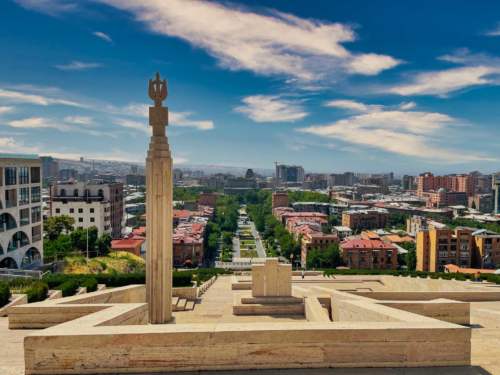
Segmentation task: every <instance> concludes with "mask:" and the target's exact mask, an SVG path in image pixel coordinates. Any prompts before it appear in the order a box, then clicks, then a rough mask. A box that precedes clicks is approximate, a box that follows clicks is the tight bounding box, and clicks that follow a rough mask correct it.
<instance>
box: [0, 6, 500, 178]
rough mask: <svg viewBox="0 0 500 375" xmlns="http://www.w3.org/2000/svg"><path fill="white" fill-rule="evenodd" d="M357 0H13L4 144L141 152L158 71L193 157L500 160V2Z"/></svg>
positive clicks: (453, 164)
mask: <svg viewBox="0 0 500 375" xmlns="http://www.w3.org/2000/svg"><path fill="white" fill-rule="evenodd" d="M181 3H182V5H181ZM357 4H358V6H356V4H349V6H347V5H345V4H342V3H341V2H327V3H326V2H320V1H316V2H313V4H311V3H310V2H308V3H307V4H305V2H295V3H293V4H279V6H278V4H277V3H275V2H271V1H261V2H259V4H258V5H257V4H255V2H252V1H238V2H220V1H210V2H201V3H200V2H194V1H190V0H184V1H182V2H181V1H177V0H175V1H169V2H168V4H167V3H164V4H161V3H157V2H154V1H144V2H142V5H141V6H138V5H137V4H136V3H135V2H134V1H125V2H119V1H113V0H101V1H95V2H90V1H85V2H74V1H60V0H46V1H41V2H38V1H31V0H17V1H7V2H3V3H2V5H0V12H1V13H2V15H3V16H2V18H3V19H4V21H5V22H2V25H1V26H0V28H1V30H2V31H3V34H4V35H8V37H4V38H2V39H0V46H1V47H2V48H1V49H0V51H1V52H0V57H1V58H2V61H3V64H2V68H0V125H1V130H0V131H1V134H0V152H23V153H37V154H40V155H53V156H55V157H61V158H72V159H76V158H79V157H80V156H84V157H85V158H90V159H105V160H106V159H108V160H122V161H129V162H140V161H141V160H143V157H144V155H145V151H146V146H145V145H146V144H147V142H146V141H147V137H148V136H149V131H150V130H149V127H148V125H147V118H146V109H147V108H146V104H145V101H144V99H143V98H142V96H139V95H138V94H137V93H141V92H143V90H144V80H145V78H147V77H150V76H151V75H152V72H155V71H158V70H159V71H162V73H163V74H164V75H165V76H166V78H167V79H168V83H169V88H170V90H171V92H175V95H173V96H172V98H167V105H168V106H169V109H170V124H171V126H169V129H168V134H169V136H170V139H171V143H172V149H173V152H174V155H173V157H174V163H176V165H178V166H181V167H182V166H186V165H200V164H203V165H207V164H208V165H224V166H236V167H241V168H243V167H251V168H269V169H271V168H272V163H273V162H274V161H276V160H277V161H280V162H282V163H285V164H297V165H302V166H303V167H304V169H305V170H306V172H307V171H309V172H322V173H330V172H343V171H355V172H371V171H373V172H384V171H390V170H392V171H394V172H396V173H397V174H400V175H403V174H412V175H415V174H418V173H422V172H424V171H427V170H430V171H432V172H433V173H436V174H447V173H464V172H468V171H472V170H480V171H482V172H484V173H492V172H495V171H497V170H498V168H497V165H498V161H499V159H500V155H499V151H498V147H497V143H498V142H497V139H498V136H499V134H498V132H499V130H498V127H497V125H496V119H497V118H498V116H499V115H500V113H498V109H497V107H496V106H495V102H496V101H497V100H498V99H499V96H500V90H499V88H498V82H499V81H498V73H499V72H500V64H499V62H498V61H499V60H498V57H497V56H498V55H499V52H500V51H499V50H498V37H499V35H500V32H499V30H498V29H497V26H498V17H496V14H498V8H499V6H498V5H495V4H493V3H490V2H488V3H487V2H483V3H482V4H480V6H477V5H476V4H474V5H473V4H470V3H458V4H457V3H456V2H451V1H443V2H440V3H439V5H436V4H431V3H430V2H424V3H423V4H422V3H421V2H419V3H418V5H419V6H418V9H419V12H408V9H411V8H412V6H411V4H408V3H405V4H394V3H393V2H383V4H376V5H375V4H370V3H368V2H366V1H358V2H357ZM384 4H385V6H383V5H384ZM415 4H416V3H415ZM181 6H182V7H183V9H185V10H188V11H185V12H184V11H180V9H181ZM451 6H453V9H454V12H448V11H447V10H448V8H449V7H451ZM381 9H384V12H381ZM152 14H154V15H156V16H157V17H158V18H157V19H156V18H152V17H149V16H150V15H152ZM373 14H376V15H377V17H373ZM200 15H203V17H200ZM218 19H219V20H220V19H224V22H217V23H216V22H215V20H218ZM201 20H202V21H203V22H202V21H201ZM205 23H206V24H205ZM423 24H425V25H426V27H425V28H422V25H423ZM207 25H217V27H206V26H207ZM259 25H260V26H261V27H260V29H261V30H264V29H265V30H267V31H266V32H265V33H262V31H259V27H258V26H259ZM381 25H383V27H381ZM255 26H257V27H255ZM202 31H203V32H202ZM235 46H245V48H244V49H241V48H235ZM170 99H171V100H170Z"/></svg>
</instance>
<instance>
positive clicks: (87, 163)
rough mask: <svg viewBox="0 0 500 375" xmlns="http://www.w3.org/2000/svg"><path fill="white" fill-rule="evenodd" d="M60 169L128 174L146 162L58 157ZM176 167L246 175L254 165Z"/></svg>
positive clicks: (257, 170)
mask: <svg viewBox="0 0 500 375" xmlns="http://www.w3.org/2000/svg"><path fill="white" fill-rule="evenodd" d="M57 161H58V162H59V169H75V170H77V171H78V172H79V173H84V172H90V171H92V170H95V171H97V172H98V173H111V174H115V175H120V176H123V175H126V174H129V173H132V169H133V168H134V169H135V168H137V173H144V167H145V165H144V163H131V162H123V161H115V160H90V159H80V160H71V159H57ZM174 168H179V169H181V170H189V171H202V172H203V173H204V174H205V175H211V174H216V173H225V174H232V175H235V176H244V175H245V173H246V171H247V169H248V168H252V167H233V166H226V165H204V164H180V165H175V164H174ZM252 169H253V171H254V172H255V173H257V174H260V175H262V176H272V175H273V173H274V170H273V169H267V168H252Z"/></svg>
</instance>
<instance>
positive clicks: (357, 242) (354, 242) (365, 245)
mask: <svg viewBox="0 0 500 375" xmlns="http://www.w3.org/2000/svg"><path fill="white" fill-rule="evenodd" d="M340 247H342V248H343V249H372V250H373V249H387V250H397V249H396V247H394V246H393V245H392V244H389V243H386V242H383V241H381V240H367V239H360V238H355V239H347V240H345V241H344V242H342V243H341V244H340Z"/></svg>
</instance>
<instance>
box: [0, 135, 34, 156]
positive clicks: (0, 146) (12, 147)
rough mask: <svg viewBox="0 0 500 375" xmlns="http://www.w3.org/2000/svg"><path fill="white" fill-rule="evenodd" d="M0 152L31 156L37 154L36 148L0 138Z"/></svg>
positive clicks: (12, 139)
mask: <svg viewBox="0 0 500 375" xmlns="http://www.w3.org/2000/svg"><path fill="white" fill-rule="evenodd" d="M0 152H6V153H9V152H10V153H28V154H33V153H37V152H38V148H36V147H30V146H26V145H24V143H22V142H18V141H16V140H15V139H14V138H12V137H0Z"/></svg>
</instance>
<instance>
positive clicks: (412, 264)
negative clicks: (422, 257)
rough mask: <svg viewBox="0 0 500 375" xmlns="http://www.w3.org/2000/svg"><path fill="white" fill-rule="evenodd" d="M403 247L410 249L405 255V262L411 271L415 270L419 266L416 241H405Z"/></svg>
mask: <svg viewBox="0 0 500 375" xmlns="http://www.w3.org/2000/svg"><path fill="white" fill-rule="evenodd" d="M400 246H401V247H402V248H403V249H406V250H408V252H407V253H406V254H405V256H404V263H405V264H406V267H408V269H409V270H410V271H415V269H416V268H417V251H416V245H415V243H414V242H403V243H402V244H401V245H400Z"/></svg>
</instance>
